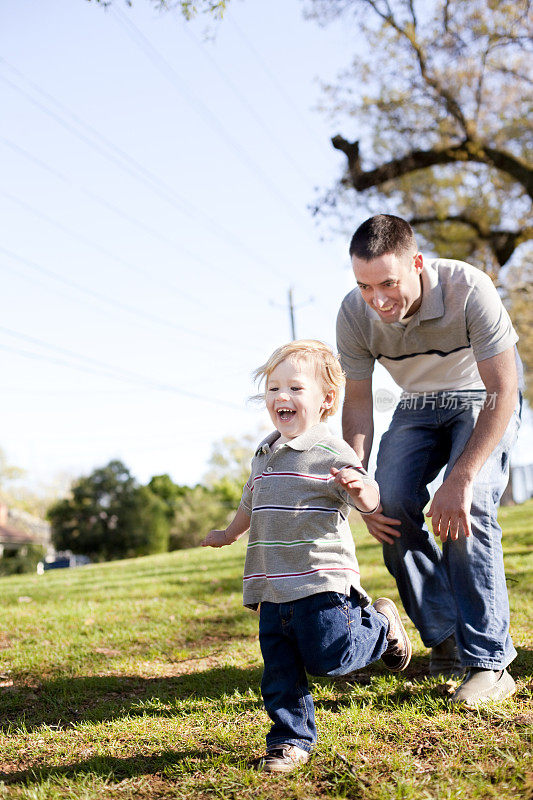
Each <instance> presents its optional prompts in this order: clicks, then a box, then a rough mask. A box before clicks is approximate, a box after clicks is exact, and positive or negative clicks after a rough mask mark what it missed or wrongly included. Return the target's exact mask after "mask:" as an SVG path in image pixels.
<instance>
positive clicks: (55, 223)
mask: <svg viewBox="0 0 533 800" xmlns="http://www.w3.org/2000/svg"><path fill="white" fill-rule="evenodd" d="M0 195H2V196H3V197H5V198H7V199H8V200H9V201H10V202H11V203H15V204H16V205H19V206H20V207H21V208H23V209H24V211H27V212H29V213H30V214H33V215H34V216H36V217H37V218H38V219H41V220H43V221H44V222H47V223H48V224H49V225H53V226H54V227H56V228H58V229H59V230H61V231H63V233H66V234H68V235H69V236H72V238H74V239H77V240H78V241H79V242H83V244H86V245H89V246H90V247H93V248H94V249H95V250H97V251H98V252H100V253H102V254H103V255H104V256H106V257H107V258H111V259H113V261H117V262H118V263H119V264H122V265H123V266H124V267H126V268H127V269H128V270H131V271H133V272H137V273H138V274H139V275H142V276H143V277H144V278H147V279H148V280H149V281H150V283H152V284H153V283H159V284H160V285H161V286H162V287H163V288H164V289H168V290H170V291H171V292H174V293H175V294H177V295H178V296H179V297H181V298H183V299H185V300H189V301H190V302H192V303H196V304H197V305H199V306H204V308H205V307H206V305H205V303H203V302H202V301H201V300H199V299H198V298H197V297H194V296H193V295H192V294H189V293H188V292H184V291H183V290H182V289H178V287H177V286H174V285H173V284H171V283H167V282H166V281H162V280H161V279H160V278H158V279H157V280H154V277H153V273H150V272H148V270H146V269H143V268H142V267H139V266H138V265H137V264H133V263H132V262H131V261H128V260H127V259H125V258H123V257H122V256H118V255H116V253H112V252H111V251H110V250H108V249H107V248H106V247H102V245H101V244H99V243H98V242H95V241H94V240H93V239H90V238H89V237H88V236H85V234H83V233H78V232H77V231H73V230H72V229H71V228H69V227H67V226H66V225H64V224H63V223H62V222H59V220H56V219H53V218H52V217H49V216H48V214H45V213H44V212H42V211H39V210H38V209H37V208H34V207H33V206H31V205H30V204H29V203H27V202H26V201H25V200H22V199H21V198H20V197H15V195H12V194H10V193H9V192H5V191H2V190H1V189H0Z"/></svg>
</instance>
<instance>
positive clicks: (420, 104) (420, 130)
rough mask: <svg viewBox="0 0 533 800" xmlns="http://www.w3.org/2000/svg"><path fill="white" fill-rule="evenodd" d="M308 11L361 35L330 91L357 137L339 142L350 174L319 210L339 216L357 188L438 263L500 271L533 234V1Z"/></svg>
mask: <svg viewBox="0 0 533 800" xmlns="http://www.w3.org/2000/svg"><path fill="white" fill-rule="evenodd" d="M307 14H308V16H309V17H312V18H315V19H317V20H319V21H321V22H322V23H327V22H328V21H329V20H331V19H333V18H335V17H339V16H342V15H344V16H346V18H347V19H349V20H350V22H351V23H352V24H354V25H357V30H358V32H359V34H360V36H359V37H358V39H357V41H358V43H359V45H360V46H359V47H358V52H357V54H356V56H355V58H354V62H353V64H352V66H351V68H350V70H348V71H346V72H345V73H344V74H343V75H342V77H341V82H340V84H339V85H338V86H329V87H327V92H328V95H329V102H328V106H329V109H330V111H331V113H332V116H333V118H334V119H336V120H339V119H342V120H343V124H344V125H349V126H350V127H351V128H353V129H354V130H355V131H356V135H357V138H356V139H355V140H354V141H348V140H347V139H346V138H345V137H344V136H342V135H337V136H335V137H334V138H333V139H332V143H333V146H334V147H335V148H336V149H338V150H340V151H341V152H343V153H344V154H345V155H346V158H347V165H346V171H345V173H344V174H343V176H342V177H341V179H340V181H339V182H338V183H337V185H336V186H335V187H334V188H333V189H332V190H331V191H330V192H329V193H328V194H327V196H326V197H325V198H323V201H322V202H321V203H320V204H319V207H320V208H322V209H328V208H329V209H330V210H334V212H335V213H336V214H341V215H342V214H343V213H345V212H346V209H347V202H348V201H349V200H350V199H351V198H350V194H352V195H353V190H354V189H355V192H356V193H357V194H358V195H360V196H361V197H360V198H359V200H360V201H362V202H363V203H364V204H365V208H366V209H368V207H370V210H371V211H374V210H377V209H379V210H383V208H384V205H386V204H388V206H389V210H391V211H393V212H394V211H396V212H398V213H401V214H402V215H403V216H406V217H408V218H410V220H411V221H412V222H413V223H414V224H415V225H416V227H417V230H418V232H420V233H422V234H423V236H424V237H425V239H426V240H427V241H428V242H429V243H431V244H432V245H433V247H434V248H435V250H436V251H437V252H438V253H439V254H441V255H443V254H446V255H448V256H450V255H456V256H458V257H462V258H465V257H468V258H471V259H472V258H475V259H479V260H480V261H481V262H483V263H485V264H487V266H488V271H489V272H494V273H496V272H497V271H498V269H499V267H501V266H502V265H503V264H506V263H507V262H508V261H509V259H510V257H511V256H512V254H513V253H514V251H515V250H516V249H517V248H518V247H519V246H520V245H521V244H523V243H524V242H526V241H528V240H530V239H531V238H532V237H533V226H532V225H531V220H530V217H529V214H530V210H531V198H532V196H533V170H532V165H531V162H530V161H528V150H529V148H530V144H531V125H530V122H529V111H530V108H531V99H532V94H531V86H532V81H531V77H530V71H529V66H528V65H529V59H530V51H531V47H530V45H531V20H532V18H531V16H530V3H529V1H528V0H512V2H510V1H509V0H503V1H502V2H498V3H495V2H493V0H470V2H468V3H467V2H464V0H433V1H432V2H429V3H428V2H417V1H416V0H327V1H326V0H308V3H307ZM361 36H363V37H364V39H365V40H366V43H367V47H366V50H365V49H364V47H361V38H360V37H361ZM350 212H351V219H350V222H351V223H352V220H353V202H350ZM352 226H353V225H352Z"/></svg>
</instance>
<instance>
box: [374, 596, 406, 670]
mask: <svg viewBox="0 0 533 800" xmlns="http://www.w3.org/2000/svg"><path fill="white" fill-rule="evenodd" d="M372 605H373V606H374V608H375V610H376V611H379V613H380V614H383V616H385V617H387V619H388V621H389V632H388V633H387V642H388V645H389V646H388V647H387V649H386V650H385V652H384V653H383V655H382V656H381V660H382V661H383V663H384V664H385V666H386V667H387V669H390V670H391V672H401V671H402V670H403V669H405V668H406V666H407V665H408V664H409V662H410V660H411V653H412V647H411V642H410V641H409V637H408V636H407V632H406V630H405V628H404V627H403V623H402V621H401V619H400V614H399V613H398V609H397V608H396V605H395V604H394V603H393V602H392V600H389V598H388V597H378V599H377V600H376V602H375V603H372Z"/></svg>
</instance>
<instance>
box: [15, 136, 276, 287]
mask: <svg viewBox="0 0 533 800" xmlns="http://www.w3.org/2000/svg"><path fill="white" fill-rule="evenodd" d="M0 142H2V143H3V144H4V145H5V146H6V147H8V148H10V149H11V150H13V151H14V152H15V153H17V154H18V155H21V156H23V158H26V159H27V160H28V161H30V162H31V163H33V164H36V165H37V166H38V167H40V168H41V169H43V170H45V171H47V172H49V173H50V174H51V175H53V176H54V177H55V178H57V179H58V180H60V181H62V182H63V183H65V184H67V186H70V187H71V188H72V187H74V188H75V189H77V190H78V191H81V192H82V193H83V194H85V195H87V197H89V198H90V199H91V200H92V201H93V202H96V203H98V204H99V205H101V206H102V207H103V208H105V209H106V210H108V211H112V212H113V213H114V214H116V215H117V216H119V217H122V219H125V220H126V221H127V222H129V223H130V224H131V225H134V226H135V228H140V229H142V230H144V231H146V233H148V234H149V235H150V236H152V237H153V238H154V239H156V240H158V241H160V242H162V243H163V244H165V245H167V246H169V247H170V248H172V250H174V249H178V250H179V251H181V252H182V253H183V254H184V255H185V256H186V257H187V258H189V259H191V260H193V261H196V262H197V263H198V264H201V265H202V266H204V267H205V268H206V269H208V270H209V271H210V272H214V273H216V274H218V270H217V269H216V267H214V266H213V264H212V263H211V262H210V261H207V260H206V259H205V258H202V257H201V256H199V255H197V254H196V253H193V252H192V251H191V250H189V249H188V248H186V247H184V246H183V244H181V242H177V241H176V240H175V239H170V238H169V237H168V236H165V234H163V233H161V232H160V231H158V230H156V229H155V228H152V227H151V226H150V225H147V224H146V222H144V221H143V220H140V219H138V218H137V217H134V216H133V215H131V214H128V213H127V212H126V211H124V210H123V209H122V208H119V207H118V206H115V205H114V204H113V203H110V202H109V200H106V199H105V198H103V197H101V196H100V195H98V194H96V193H95V192H93V191H92V190H91V189H87V188H86V187H85V186H83V185H81V184H76V183H75V182H74V181H72V180H71V179H70V178H69V177H67V176H66V175H64V174H63V173H61V172H59V171H58V170H57V169H55V167H51V166H50V164H47V163H46V162H45V161H43V160H42V159H40V158H37V156H35V155H33V154H32V153H29V152H28V151H27V150H25V149H24V148H22V147H20V145H17V144H15V142H12V141H11V140H10V139H7V138H6V137H5V136H0ZM20 202H22V201H20ZM35 213H40V212H37V211H36V212H35ZM54 224H55V223H54ZM150 280H151V282H153V279H152V278H150ZM162 285H163V286H165V285H166V286H167V287H168V288H171V289H173V290H174V289H175V288H176V287H173V285H172V284H165V283H164V282H162ZM235 287H236V288H237V289H239V290H240V291H243V292H247V293H248V294H251V295H253V296H254V297H261V298H262V299H263V300H264V299H265V296H264V294H263V293H262V292H259V291H258V290H256V289H254V288H253V287H252V286H250V285H248V284H247V283H243V282H242V281H239V282H236V284H235ZM179 291H181V290H179ZM192 299H193V300H194V301H195V302H199V301H198V299H197V298H192Z"/></svg>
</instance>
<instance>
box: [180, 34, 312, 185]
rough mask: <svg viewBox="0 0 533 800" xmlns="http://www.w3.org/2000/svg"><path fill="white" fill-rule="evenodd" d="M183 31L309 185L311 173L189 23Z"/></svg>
mask: <svg viewBox="0 0 533 800" xmlns="http://www.w3.org/2000/svg"><path fill="white" fill-rule="evenodd" d="M182 30H183V31H184V32H185V34H186V35H187V36H188V37H189V39H191V41H193V42H194V44H195V45H196V47H197V48H198V49H199V50H200V52H201V53H202V55H203V56H204V57H205V58H207V59H208V60H209V61H210V62H211V64H213V66H214V68H215V70H216V71H217V73H218V75H219V76H220V78H221V79H222V80H223V81H224V83H225V84H226V86H229V88H230V90H231V91H232V92H233V94H234V95H235V96H236V97H237V98H238V100H239V101H240V103H241V104H242V105H243V106H244V108H245V109H246V110H247V111H248V113H249V114H250V116H251V117H253V119H255V121H256V122H257V124H258V125H259V127H260V128H261V129H262V131H263V132H264V133H265V134H266V136H267V137H268V138H269V139H270V141H271V142H273V143H274V145H275V146H276V147H277V149H278V150H279V152H280V153H281V154H282V155H283V156H284V158H286V159H287V161H288V162H289V163H290V164H291V165H292V167H293V168H294V170H295V172H296V173H297V174H298V175H299V177H300V178H302V180H303V181H304V182H305V184H306V185H307V183H308V181H309V172H308V171H306V170H305V169H304V168H303V167H301V166H300V165H299V164H298V163H297V161H295V159H294V158H293V156H292V153H289V151H288V150H287V149H286V148H285V145H284V144H283V143H282V142H280V141H279V139H278V137H277V136H275V135H274V134H273V133H272V131H271V130H270V128H269V127H267V125H266V124H265V121H264V119H263V118H262V117H261V116H260V114H258V113H257V111H256V110H255V108H254V107H253V106H252V104H251V103H250V102H249V101H248V99H247V98H246V97H245V96H244V95H243V94H242V92H241V91H240V90H239V89H238V88H237V87H236V86H235V84H234V83H233V81H232V80H231V79H230V78H229V77H228V75H227V73H226V72H224V70H222V68H221V67H220V64H219V63H218V62H217V61H216V59H215V58H214V57H213V56H212V55H211V53H210V52H209V51H208V50H206V49H205V47H204V46H203V45H202V44H201V42H199V41H198V39H197V38H196V36H195V35H194V34H193V33H192V30H191V28H190V26H189V25H188V24H187V23H185V24H184V26H183V28H182Z"/></svg>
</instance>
